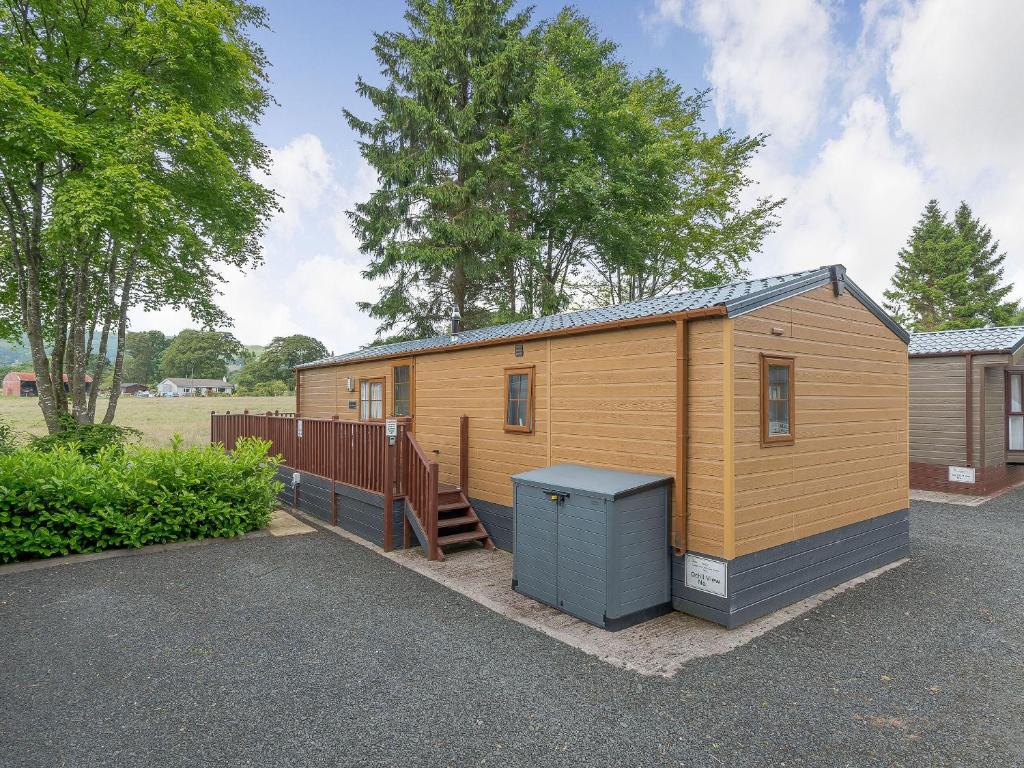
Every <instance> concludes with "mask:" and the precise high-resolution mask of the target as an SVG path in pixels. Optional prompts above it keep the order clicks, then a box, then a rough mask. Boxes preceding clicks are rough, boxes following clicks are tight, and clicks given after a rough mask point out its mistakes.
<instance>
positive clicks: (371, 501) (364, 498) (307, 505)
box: [277, 467, 404, 547]
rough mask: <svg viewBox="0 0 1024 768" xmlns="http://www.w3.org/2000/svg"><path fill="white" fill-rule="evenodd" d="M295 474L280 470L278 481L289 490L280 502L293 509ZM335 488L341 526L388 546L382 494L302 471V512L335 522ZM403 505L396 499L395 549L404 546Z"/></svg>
mask: <svg viewBox="0 0 1024 768" xmlns="http://www.w3.org/2000/svg"><path fill="white" fill-rule="evenodd" d="M293 472H294V470H293V469H292V468H291V467H280V468H279V469H278V470H277V479H278V480H279V481H280V482H282V483H284V484H285V488H284V489H283V490H282V491H281V493H280V494H278V500H279V501H280V502H281V503H282V504H286V505H287V506H289V507H290V506H293V502H294V498H295V496H294V491H293V489H292V475H293ZM332 487H333V488H334V496H335V509H336V511H337V514H338V527H339V528H344V529H345V530H346V531H348V532H349V533H354V534H355V535H356V536H359V537H360V538H362V539H366V540H367V541H372V542H373V543H374V544H376V545H377V546H380V547H382V546H384V514H383V512H384V497H383V496H381V495H379V494H376V493H371V492H369V491H363V490H360V489H359V488H352V487H350V486H347V485H341V484H335V483H334V482H332V481H331V480H328V479H327V478H325V477H320V476H319V475H311V474H309V473H308V472H302V473H300V476H299V492H298V502H299V505H298V509H300V510H302V511H303V512H305V513H306V514H308V515H313V517H316V518H318V519H320V520H323V521H324V522H325V523H331V522H332V510H331V489H332ZM402 505H403V502H402V501H401V500H396V501H395V503H394V507H393V509H392V510H391V515H392V517H391V531H392V536H391V543H392V546H395V547H400V546H402V522H403V510H404V508H403V506H402Z"/></svg>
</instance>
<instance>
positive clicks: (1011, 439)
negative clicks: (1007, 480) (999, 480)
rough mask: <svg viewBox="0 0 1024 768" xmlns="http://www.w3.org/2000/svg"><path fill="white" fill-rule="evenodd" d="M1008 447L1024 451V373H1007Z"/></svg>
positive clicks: (1011, 449) (1010, 449)
mask: <svg viewBox="0 0 1024 768" xmlns="http://www.w3.org/2000/svg"><path fill="white" fill-rule="evenodd" d="M1006 449H1007V450H1009V451H1024V373H1007V374H1006Z"/></svg>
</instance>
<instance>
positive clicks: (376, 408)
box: [359, 379, 384, 421]
mask: <svg viewBox="0 0 1024 768" xmlns="http://www.w3.org/2000/svg"><path fill="white" fill-rule="evenodd" d="M359 418H360V419H361V420H362V421H380V420H381V419H383V418H384V379H360V380H359Z"/></svg>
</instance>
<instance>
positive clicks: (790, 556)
mask: <svg viewBox="0 0 1024 768" xmlns="http://www.w3.org/2000/svg"><path fill="white" fill-rule="evenodd" d="M907 341H908V336H907V334H906V332H905V331H903V329H902V328H900V326H899V325H897V324H896V323H895V322H894V321H893V320H892V319H891V318H889V316H888V315H886V313H885V312H884V311H883V310H881V309H880V308H879V307H878V306H877V305H876V304H875V303H874V302H873V301H872V300H871V299H870V298H869V297H868V296H867V295H866V294H865V293H864V292H863V291H862V290H861V289H860V288H858V287H857V285H856V284H855V283H854V282H853V281H852V280H850V278H849V277H848V276H847V275H846V271H845V269H844V267H842V266H839V265H837V266H828V267H822V268H820V269H816V270H812V271H807V272H800V273H796V274H790V275H784V276H780V277H772V278H766V279H757V280H746V281H742V282H735V283H731V284H728V285H722V286H718V287H714V288H707V289H701V290H694V291H689V292H687V293H681V294H677V295H671V296H663V297H659V298H654V299H649V300H644V301H637V302H633V303H629V304H622V305H618V306H612V307H606V308H600V309H591V310H583V311H578V312H568V313H564V314H559V315H553V316H549V317H541V318H536V319H532V320H525V321H522V322H516V323H511V324H507V325H501V326H496V327H490V328H482V329H477V330H462V329H461V328H460V327H459V325H458V322H457V318H456V319H453V327H452V330H451V333H450V334H447V335H443V336H438V337H435V338H430V339H420V340H415V341H408V342H400V343H394V344H386V345H381V346H373V347H367V348H364V349H360V350H357V351H354V352H350V353H348V354H344V355H339V356H336V357H332V358H329V359H325V360H321V361H318V362H315V363H310V364H308V365H303V366H299V367H298V368H297V369H296V412H297V417H290V416H289V417H287V418H286V417H284V416H276V415H272V414H268V415H266V416H255V417H254V416H252V415H245V416H241V415H239V416H238V417H237V419H238V420H237V421H235V422H229V421H228V420H227V419H225V420H224V421H223V422H218V421H217V420H216V417H215V419H214V427H213V428H214V439H215V440H221V441H223V442H225V444H226V445H228V446H229V447H230V445H233V440H234V439H235V437H237V435H239V434H263V435H264V436H268V437H270V438H271V439H273V440H274V443H275V449H279V450H280V451H281V452H282V453H284V454H285V463H286V464H288V465H289V467H294V468H296V469H300V470H304V472H300V473H295V474H296V475H297V477H296V478H295V480H297V481H298V482H297V485H296V486H295V488H293V489H291V488H290V489H289V490H288V491H287V492H286V497H287V498H288V499H289V500H290V499H291V498H292V494H294V498H295V499H298V498H299V495H300V493H301V498H302V501H301V504H302V505H303V506H302V508H304V509H312V510H313V511H314V513H317V514H321V515H322V516H323V517H324V518H325V519H329V520H331V521H332V522H336V523H337V524H338V525H341V526H343V527H347V528H348V529H349V530H352V531H354V532H356V533H359V535H361V536H364V538H370V539H372V540H375V541H377V542H378V543H383V544H384V545H385V546H392V545H399V544H401V543H405V544H406V545H409V544H410V543H411V534H415V537H416V538H417V539H418V540H419V541H420V543H421V544H422V545H423V547H424V552H425V553H426V554H427V555H428V556H429V557H432V558H434V557H443V549H444V548H445V547H447V546H450V545H452V544H456V543H461V542H469V541H479V542H481V543H483V544H484V546H492V545H496V546H498V547H500V548H504V549H510V550H516V551H514V557H515V575H514V581H515V586H516V588H517V589H519V590H520V591H523V592H524V593H525V594H529V595H531V596H534V597H537V599H540V600H542V601H544V602H549V603H551V604H552V605H555V606H557V607H561V608H562V609H563V610H566V611H568V612H570V613H574V614H575V615H578V616H580V617H582V618H585V619H587V620H588V621H591V622H592V623H595V624H598V625H599V626H606V627H608V628H618V627H621V626H625V625H628V624H629V623H630V622H631V620H642V619H644V618H647V617H649V616H651V615H656V614H657V613H658V612H659V611H661V610H665V609H671V608H675V609H677V610H682V611H685V612H688V613H691V614H694V615H697V616H700V617H703V618H706V619H709V620H711V621H715V622H718V623H720V624H723V625H725V626H728V627H734V626H737V625H739V624H742V623H744V622H746V621H749V620H751V619H753V618H756V617H758V616H761V615H764V614H766V613H769V612H771V611H773V610H775V609H777V608H780V607H782V606H784V605H787V604H790V603H793V602H795V601H797V600H800V599H802V598H804V597H807V596H809V595H812V594H815V593H817V592H820V591H821V590H823V589H826V588H828V587H830V586H834V585H836V584H839V583H842V582H844V581H847V580H848V579H851V578H853V577H855V576H858V575H861V574H863V573H866V572H868V571H871V570H873V569H875V568H878V567H880V566H882V565H885V564H887V563H889V562H893V561H895V560H898V559H901V558H903V557H905V556H906V555H907V554H908V551H909V512H908V509H909V488H910V484H909V478H908V456H909V439H908V358H907ZM392 418H393V419H395V420H396V421H397V422H398V423H399V425H400V428H399V430H398V434H399V438H398V439H399V448H398V449H397V454H396V455H394V456H392V457H391V458H388V457H389V456H391V454H389V453H388V452H387V451H386V450H381V449H379V448H377V447H376V446H377V445H378V444H379V443H380V441H381V440H383V439H384V435H385V432H384V430H383V427H384V424H383V423H382V421H383V420H385V419H392ZM218 425H220V426H218ZM229 425H233V426H229ZM388 426H389V431H391V430H393V429H394V427H392V426H391V425H388ZM375 428H377V429H379V431H378V432H376V433H372V434H374V435H379V437H377V436H374V437H372V438H369V439H370V442H369V443H365V445H366V446H367V447H366V448H365V449H359V448H357V446H358V445H360V441H363V440H366V439H368V438H366V437H365V436H366V435H368V434H371V432H372V430H373V429H375ZM332 435H333V436H332ZM368 452H369V456H370V457H369V458H367V454H368ZM374 452H376V453H375V454H374ZM374 456H376V458H374ZM382 462H383V466H384V467H385V469H384V470H383V472H382V471H381V470H379V468H378V467H379V466H381V463H382ZM544 468H550V469H549V470H544V471H538V470H543V469H544ZM389 473H391V474H389ZM299 476H301V479H300V477H299ZM388 477H393V478H394V482H393V483H392V481H390V480H388V479H387V478H388ZM282 478H283V479H291V478H292V471H291V469H288V470H287V471H284V472H283V473H282ZM307 478H308V479H307ZM324 478H329V479H326V480H325V479H324ZM382 478H384V479H382ZM299 489H301V491H300V490H299ZM307 505H308V506H307ZM385 509H389V513H388V514H383V511H384V510H385ZM423 510H427V513H426V514H424V513H423ZM379 521H383V524H382V523H381V522H379ZM382 525H383V528H382ZM401 527H404V528H405V537H404V540H403V538H402V537H401V536H400V535H399V531H398V530H397V528H401ZM382 530H383V533H382ZM527 577H528V578H529V579H531V580H532V581H531V583H530V585H529V588H526V587H525V586H524V584H523V583H522V580H523V579H524V578H527ZM641 593H642V594H641ZM563 601H577V603H578V607H577V608H570V607H569V602H563ZM602 611H603V613H602ZM611 611H614V612H615V613H614V614H613V613H611Z"/></svg>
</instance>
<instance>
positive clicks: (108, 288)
mask: <svg viewBox="0 0 1024 768" xmlns="http://www.w3.org/2000/svg"><path fill="white" fill-rule="evenodd" d="M263 23H264V13H263V11H262V10H261V9H259V8H258V7H256V6H254V5H252V4H250V3H248V2H246V1H245V0H189V2H185V3H182V2H176V1H175V0H151V1H149V2H141V1H132V0H11V2H8V3H5V4H3V5H2V6H0V125H2V126H3V128H2V130H0V235H2V243H3V245H0V302H3V308H2V310H0V325H2V324H3V322H4V321H5V318H7V319H8V321H7V322H8V324H9V318H11V317H13V318H15V319H16V322H17V325H18V326H19V327H20V328H21V329H23V330H24V331H25V332H26V333H27V335H28V339H29V343H30V347H31V351H32V364H33V368H34V370H35V373H36V378H37V384H38V388H39V405H40V408H41V409H42V411H43V416H44V418H45V420H46V423H47V426H48V428H49V430H50V431H51V432H56V431H60V429H61V416H62V415H63V414H66V413H67V412H68V411H69V410H70V412H71V414H72V415H73V416H74V417H75V418H76V419H78V420H79V421H83V422H88V421H92V420H93V419H94V418H95V409H96V392H97V391H98V388H94V389H93V391H92V394H91V395H87V394H86V392H85V375H86V372H87V370H89V369H90V368H91V373H92V375H93V377H94V379H95V380H96V381H100V380H102V379H103V378H104V374H105V372H106V368H107V365H108V362H107V361H108V358H112V359H113V364H112V366H113V376H112V390H111V398H110V402H109V403H108V406H107V410H106V414H105V415H104V418H103V420H104V421H105V422H110V421H111V420H112V419H113V418H114V414H115V411H116V407H117V398H118V392H119V385H120V382H121V380H122V371H123V362H124V351H125V350H124V347H125V338H126V333H127V319H128V313H129V310H130V309H131V308H133V307H136V306H143V307H145V308H147V309H156V308H159V307H162V306H171V307H176V308H185V309H187V310H189V311H190V312H191V313H192V315H193V316H194V317H195V318H196V319H197V320H199V321H200V322H202V323H203V324H204V325H211V326H215V325H222V324H223V323H224V322H225V317H224V316H223V313H222V312H221V311H220V310H219V309H218V307H217V306H216V301H215V299H216V297H217V294H218V290H217V286H218V284H219V282H220V278H219V267H220V266H222V265H233V266H246V265H252V264H255V263H257V262H258V261H259V247H258V237H259V234H260V232H261V230H262V228H263V226H264V223H265V221H266V219H267V217H268V216H269V213H270V211H271V210H272V208H273V206H274V198H273V193H271V192H270V191H269V190H267V189H265V188H264V187H262V186H261V185H260V184H258V183H257V182H256V181H254V180H253V178H252V176H251V173H252V171H253V169H258V168H264V169H265V168H266V167H267V163H268V154H267V151H266V149H265V147H263V145H262V144H260V142H258V141H257V140H256V139H255V137H254V135H253V131H252V127H253V124H254V122H255V121H256V120H257V119H258V118H259V116H260V115H261V113H262V112H263V110H264V108H265V106H266V104H267V103H268V100H269V95H268V92H267V90H266V87H265V81H266V75H265V68H266V61H265V58H264V55H263V52H262V51H261V50H260V48H259V47H258V46H257V45H256V44H255V43H254V42H253V41H252V40H251V39H250V38H249V37H248V36H247V35H248V32H249V31H250V30H251V29H252V28H254V27H258V26H261V25H262V24H263ZM94 348H95V350H96V355H95V356H94V358H92V359H94V360H95V363H94V365H92V366H90V365H89V361H90V351H91V350H93V349H94ZM111 350H113V353H112V354H111ZM65 372H66V373H68V375H69V378H70V392H69V394H68V395H65V393H64V389H63V387H62V386H60V381H61V376H62V374H63V373H65ZM55 384H56V385H55Z"/></svg>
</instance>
